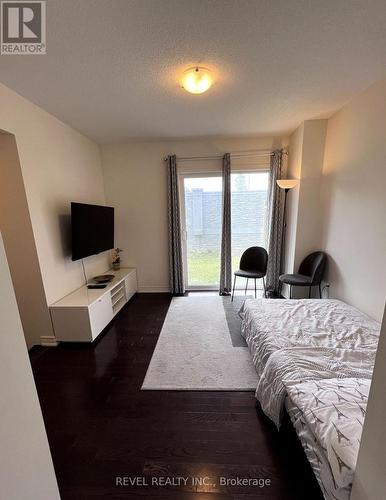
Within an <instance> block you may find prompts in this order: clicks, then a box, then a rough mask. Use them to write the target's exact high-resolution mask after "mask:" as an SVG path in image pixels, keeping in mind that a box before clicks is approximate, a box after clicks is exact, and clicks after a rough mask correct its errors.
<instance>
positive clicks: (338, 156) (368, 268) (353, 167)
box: [322, 80, 386, 321]
mask: <svg viewBox="0 0 386 500" xmlns="http://www.w3.org/2000/svg"><path fill="white" fill-rule="evenodd" d="M385 131H386V80H384V81H382V82H379V83H377V84H376V85H374V86H372V87H371V88H369V89H368V90H367V91H366V92H364V93H363V94H361V95H359V96H358V97H356V98H354V99H353V100H352V101H351V102H350V103H349V104H348V105H347V106H345V107H344V108H343V109H342V110H341V111H339V112H338V113H336V114H335V115H334V116H332V117H331V118H330V119H329V121H328V128H327V138H326V148H325V156H324V165H323V189H322V201H323V214H322V217H323V246H324V248H325V250H326V252H327V253H328V254H329V256H330V265H329V276H328V279H329V281H330V283H331V289H330V294H331V296H333V297H337V298H340V299H343V300H345V301H347V302H349V303H350V304H353V305H354V306H356V307H358V308H359V309H361V310H362V311H364V312H366V313H368V314H369V315H370V316H372V317H374V318H375V319H377V320H379V321H380V320H381V318H382V313H383V306H384V300H385V292H386V266H385V256H386V224H385V216H386V195H385V188H386V167H385V166H386V147H385V137H386V135H385Z"/></svg>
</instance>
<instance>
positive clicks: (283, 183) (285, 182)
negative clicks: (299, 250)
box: [276, 179, 299, 297]
mask: <svg viewBox="0 0 386 500" xmlns="http://www.w3.org/2000/svg"><path fill="white" fill-rule="evenodd" d="M276 183H277V185H278V186H279V188H280V189H284V207H283V222H282V231H281V247H280V270H279V273H280V272H281V271H282V270H283V264H284V257H285V248H284V244H285V233H286V229H287V214H286V211H287V196H288V191H289V190H290V189H292V188H294V187H295V186H296V185H297V184H298V183H299V181H298V180H297V179H278V180H277V181H276ZM278 294H279V297H280V295H281V287H280V283H279V290H278Z"/></svg>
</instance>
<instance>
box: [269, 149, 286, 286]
mask: <svg viewBox="0 0 386 500" xmlns="http://www.w3.org/2000/svg"><path fill="white" fill-rule="evenodd" d="M281 169H282V152H281V151H274V152H273V154H272V155H271V164H270V175H269V184H268V268H267V285H266V286H267V291H268V292H270V293H274V294H276V293H277V292H278V290H279V276H280V264H281V252H282V248H281V240H282V224H283V203H282V190H281V189H280V188H279V186H278V185H277V183H276V181H277V179H281Z"/></svg>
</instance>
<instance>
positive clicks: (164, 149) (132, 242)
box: [102, 137, 287, 291]
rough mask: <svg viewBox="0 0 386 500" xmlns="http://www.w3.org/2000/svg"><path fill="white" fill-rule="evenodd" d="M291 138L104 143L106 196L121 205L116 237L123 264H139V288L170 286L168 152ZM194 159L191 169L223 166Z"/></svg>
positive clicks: (230, 148)
mask: <svg viewBox="0 0 386 500" xmlns="http://www.w3.org/2000/svg"><path fill="white" fill-rule="evenodd" d="M286 144H287V142H286V139H285V138H284V139H281V138H274V137H258V138H251V139H240V138H233V139H231V138H228V139H219V138H207V139H197V140H190V141H187V140H185V141H167V142H143V143H127V144H117V145H107V146H102V165H103V172H104V181H105V191H106V201H107V203H108V204H111V205H113V206H115V208H116V241H117V244H118V245H119V246H120V247H122V248H123V249H124V253H123V265H128V266H134V267H136V268H137V269H138V280H139V289H140V290H141V291H168V290H169V279H168V262H169V261H168V240H167V237H168V231H167V196H166V166H165V163H164V161H163V158H164V157H165V156H166V155H168V154H173V153H175V154H177V156H192V155H194V156H203V155H222V154H223V153H225V152H235V151H241V150H250V149H257V148H258V149H260V148H261V149H264V148H281V147H282V146H285V145H286ZM192 163H193V162H192ZM192 163H190V164H189V168H190V169H192V168H193V169H194V168H197V169H202V168H207V169H210V170H221V161H218V160H216V161H213V162H211V163H210V164H208V162H205V164H203V163H201V162H194V164H193V165H192ZM181 166H182V164H181V165H180V167H181ZM184 166H185V168H186V164H184Z"/></svg>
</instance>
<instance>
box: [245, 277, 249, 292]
mask: <svg viewBox="0 0 386 500" xmlns="http://www.w3.org/2000/svg"><path fill="white" fill-rule="evenodd" d="M248 281H249V278H247V283H246V285H245V293H244V295H247V289H248Z"/></svg>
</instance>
